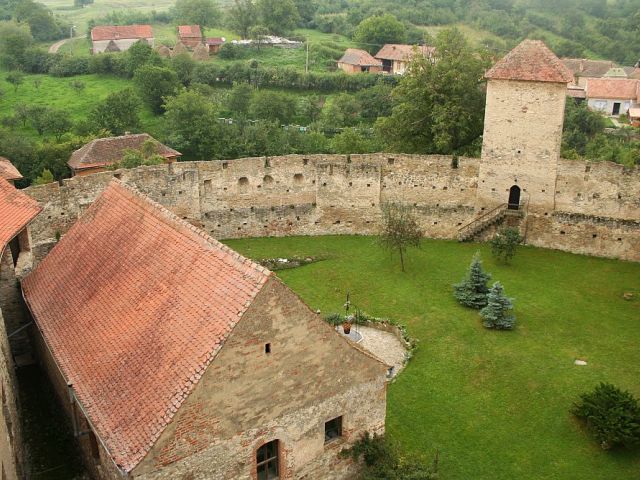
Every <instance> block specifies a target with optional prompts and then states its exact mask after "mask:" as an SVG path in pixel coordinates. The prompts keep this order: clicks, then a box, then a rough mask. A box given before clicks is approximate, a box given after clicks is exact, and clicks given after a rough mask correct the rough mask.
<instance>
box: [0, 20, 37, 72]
mask: <svg viewBox="0 0 640 480" xmlns="http://www.w3.org/2000/svg"><path fill="white" fill-rule="evenodd" d="M32 44H33V37H32V36H31V32H30V31H29V28H28V27H27V26H25V25H23V24H19V23H16V22H2V21H0V64H1V65H2V66H4V67H5V68H8V69H15V68H18V67H20V66H21V63H22V61H23V55H24V52H25V51H26V50H27V48H28V47H30V46H31V45H32Z"/></svg>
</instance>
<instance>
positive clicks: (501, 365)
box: [226, 237, 640, 480]
mask: <svg viewBox="0 0 640 480" xmlns="http://www.w3.org/2000/svg"><path fill="white" fill-rule="evenodd" d="M226 243H228V244H229V245H230V246H231V247H232V248H235V249H237V250H239V251H240V252H242V253H243V254H245V255H247V256H249V257H252V258H273V257H287V256H293V255H299V256H306V255H323V256H324V255H326V256H328V257H329V259H328V260H325V261H321V262H318V263H315V264H311V265H308V266H305V267H301V268H297V269H292V270H285V271H281V272H278V276H279V277H281V278H282V279H283V280H284V281H285V282H286V283H287V284H288V285H289V286H290V287H291V288H293V289H294V290H295V291H296V292H297V293H298V294H300V295H301V296H302V298H303V299H304V300H305V301H306V302H307V303H308V304H309V305H310V306H311V307H312V308H314V309H315V308H319V309H321V310H322V312H324V313H327V312H334V311H340V310H341V306H342V304H343V302H344V298H345V294H346V292H347V291H350V292H351V300H352V302H353V304H354V305H355V306H356V307H359V308H361V309H363V310H365V311H366V312H368V313H370V314H373V315H376V316H389V317H392V318H395V319H397V320H400V321H402V322H405V323H406V324H407V325H408V330H409V333H410V335H412V336H414V337H416V338H418V339H419V341H420V344H419V347H418V351H417V353H416V355H415V357H414V358H413V359H412V360H411V362H410V363H409V366H408V367H407V368H406V370H405V371H404V372H403V373H402V374H401V375H400V376H399V378H398V380H397V381H396V382H395V383H393V384H391V385H390V386H389V390H388V416H387V431H388V434H389V435H390V436H391V437H393V438H394V439H397V440H398V441H400V443H401V444H402V446H403V447H404V448H406V449H407V450H411V451H413V452H416V453H421V454H425V455H427V456H431V455H433V453H434V452H435V451H436V450H438V451H439V452H440V467H441V478H442V479H446V480H513V479H532V480H533V479H536V480H537V479H558V480H585V479H589V480H624V479H637V478H639V476H638V475H639V472H640V450H639V449H636V450H633V451H611V452H604V451H602V450H601V449H600V448H599V446H598V445H597V444H596V442H595V441H593V440H592V439H591V438H590V437H589V436H588V435H587V432H585V431H584V430H583V428H582V426H581V425H580V424H579V423H577V422H576V421H575V419H574V418H573V417H572V416H571V415H570V414H569V408H570V407H571V404H572V402H574V401H575V400H576V399H577V398H578V395H579V394H580V393H582V392H585V391H588V390H591V389H592V388H593V387H594V386H595V385H596V384H597V383H598V382H600V381H608V382H612V383H614V384H616V385H618V386H620V387H622V388H624V389H628V390H630V391H632V392H633V393H634V394H635V395H636V396H640V349H639V348H638V343H639V341H640V321H639V320H640V265H639V264H634V263H629V262H620V261H615V260H606V259H598V258H592V257H585V256H579V255H572V254H567V253H562V252H558V251H550V250H543V249H536V248H528V247H523V248H522V249H521V250H520V251H519V252H518V254H517V256H516V258H515V259H514V261H513V264H512V265H511V266H504V265H496V264H495V263H494V262H493V261H492V260H491V257H490V255H489V252H488V249H487V247H486V246H479V245H477V244H460V243H455V242H448V241H436V240H425V241H424V242H423V243H422V248H421V249H420V250H415V251H412V252H410V256H409V262H408V267H407V272H406V273H404V274H403V273H401V272H400V267H399V262H398V261H397V259H393V260H392V259H390V257H389V254H388V253H386V252H383V251H381V250H380V249H379V247H378V246H377V245H376V244H375V239H373V238H368V237H297V238H263V239H246V240H230V241H228V242H226ZM478 249H480V250H481V252H482V254H483V258H484V260H485V262H484V263H485V267H486V269H487V270H488V271H490V272H491V273H492V274H493V277H494V279H495V280H500V281H501V282H502V283H503V284H504V286H505V288H506V292H507V294H508V295H509V296H512V297H515V314H516V316H517V320H518V325H517V328H516V330H515V331H511V332H499V331H488V330H485V329H484V328H483V327H482V326H481V323H480V320H479V317H478V314H477V312H475V311H472V310H468V309H465V308H463V307H460V306H458V304H457V303H456V302H455V300H454V298H453V296H452V294H451V284H452V283H454V282H457V281H458V280H460V279H461V277H462V276H463V275H464V272H465V270H466V268H467V266H468V263H469V261H470V259H471V257H472V255H473V254H474V252H475V251H476V250H478ZM627 291H631V292H633V293H634V294H635V297H634V298H635V299H634V300H632V301H625V300H623V298H622V294H623V293H624V292H627ZM577 358H580V359H585V360H587V361H588V363H589V365H588V366H586V367H578V366H575V365H574V364H573V362H574V360H575V359H577Z"/></svg>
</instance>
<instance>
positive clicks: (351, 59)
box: [338, 48, 382, 67]
mask: <svg viewBox="0 0 640 480" xmlns="http://www.w3.org/2000/svg"><path fill="white" fill-rule="evenodd" d="M338 63H346V64H349V65H359V66H363V67H381V66H382V62H381V61H380V60H377V59H375V58H373V57H372V56H371V55H370V54H369V52H365V51H364V50H359V49H357V48H347V50H346V51H345V52H344V55H342V58H341V59H340V60H338Z"/></svg>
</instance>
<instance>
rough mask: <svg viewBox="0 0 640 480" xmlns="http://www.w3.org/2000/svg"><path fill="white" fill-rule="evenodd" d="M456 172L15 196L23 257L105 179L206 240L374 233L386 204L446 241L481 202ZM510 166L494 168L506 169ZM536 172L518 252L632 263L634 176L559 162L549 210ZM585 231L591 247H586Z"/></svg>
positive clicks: (384, 162)
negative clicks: (24, 237) (607, 227)
mask: <svg viewBox="0 0 640 480" xmlns="http://www.w3.org/2000/svg"><path fill="white" fill-rule="evenodd" d="M556 126H557V125H556ZM559 128H560V127H559ZM549 155H551V154H549ZM532 161H535V159H534V160H532ZM514 162H515V161H514ZM458 164H459V166H458V168H453V167H452V158H451V157H448V156H421V155H398V154H396V155H393V154H371V155H350V156H343V155H309V156H303V155H287V156H282V157H270V158H265V157H258V158H244V159H236V160H229V161H211V162H177V163H174V164H172V165H158V166H152V167H139V168H136V169H132V170H119V171H116V172H104V173H98V174H95V175H89V176H86V177H75V178H72V179H68V180H65V181H64V184H63V186H59V185H58V184H56V183H53V184H49V185H42V186H37V187H30V188H28V189H26V192H27V193H28V194H29V195H31V196H33V197H34V198H36V199H37V200H38V201H39V202H40V203H41V205H42V206H43V207H44V211H43V212H42V213H41V214H40V215H39V216H38V217H37V218H36V219H35V220H34V222H33V224H32V226H31V232H32V239H33V243H34V253H35V255H36V259H38V258H42V257H43V256H44V255H45V254H46V253H47V252H48V250H49V249H50V248H51V246H52V245H53V244H54V243H55V238H56V232H58V233H59V234H64V233H65V232H66V231H67V230H68V229H69V228H70V226H71V225H72V224H73V222H74V221H75V219H76V218H77V217H78V215H79V213H80V212H81V211H83V209H85V208H86V207H87V206H88V205H89V204H90V203H91V202H92V201H93V200H94V199H95V198H96V197H97V196H98V195H99V194H100V192H102V190H103V189H104V188H105V187H106V185H107V183H108V182H109V180H110V179H111V178H112V176H113V175H118V176H120V178H121V179H122V180H123V181H125V182H126V183H128V184H131V185H133V186H135V187H136V188H137V189H139V190H140V191H141V192H142V193H144V194H146V195H148V196H149V197H151V198H152V199H153V200H155V201H157V202H159V203H161V204H163V205H164V206H166V207H167V208H169V209H170V210H172V211H173V212H174V213H176V214H177V215H179V216H181V217H183V218H186V219H188V220H190V221H192V222H193V223H194V224H196V225H198V226H200V227H202V228H203V229H204V230H206V231H207V232H208V233H210V234H211V235H212V236H214V237H216V238H238V237H252V236H283V235H323V234H365V235H367V234H375V233H376V232H377V231H378V229H379V225H380V218H381V210H380V204H381V203H382V202H385V201H400V202H404V203H408V204H410V205H413V206H414V207H415V209H416V213H417V215H418V217H419V221H420V224H421V226H422V227H423V228H424V229H425V232H426V236H428V237H432V238H456V235H457V231H458V229H459V228H460V227H461V226H462V225H464V224H466V223H467V222H469V221H471V220H472V219H473V218H474V216H475V215H476V214H477V213H480V212H481V210H480V208H482V204H481V203H479V204H478V206H477V207H476V194H478V195H479V198H482V194H481V193H479V192H478V185H479V178H480V177H479V176H480V175H481V173H480V170H481V168H480V161H479V160H478V159H470V158H460V159H459V161H458ZM516 166H517V164H516V163H514V164H510V165H505V167H504V168H505V169H506V170H507V171H512V172H513V171H515V170H514V169H515V168H516ZM522 168H523V171H524V170H527V168H528V167H527V166H526V165H524V166H523V167H522ZM587 169H590V170H589V171H588V172H587ZM538 175H539V172H537V171H536V172H535V175H533V174H532V175H531V176H530V177H528V176H527V175H526V174H525V173H519V174H518V177H519V178H518V184H519V185H521V187H522V188H523V198H526V196H527V193H531V194H532V195H533V192H534V190H535V189H538V190H539V191H540V192H539V193H540V195H542V196H541V197H539V200H535V202H534V203H535V205H533V204H532V205H530V208H529V211H528V215H527V221H526V228H523V230H526V234H527V242H528V243H529V244H531V245H536V246H542V247H548V248H557V249H561V250H567V251H574V252H580V253H587V254H590V255H598V256H609V257H610V256H616V257H619V258H623V259H627V260H634V261H640V250H639V249H638V248H637V245H638V241H639V240H638V238H639V237H640V226H639V225H638V224H637V221H638V220H639V219H640V200H639V198H640V168H637V167H636V168H633V169H625V168H624V167H622V166H620V165H616V164H612V163H610V162H599V163H594V162H584V161H578V160H559V162H558V167H557V181H554V184H553V185H552V186H551V192H552V193H553V192H555V193H553V195H554V196H553V199H552V200H553V203H549V202H550V201H551V200H549V199H548V197H547V195H546V194H547V193H548V192H547V191H545V192H544V194H543V192H542V190H543V187H542V183H540V182H541V181H543V180H540V181H538V180H537V178H538ZM483 178H484V179H485V185H486V180H487V179H489V178H492V179H493V178H497V179H500V178H502V177H494V175H493V174H491V173H486V175H485V176H484V177H483ZM241 179H243V180H241ZM245 179H246V180H245ZM507 180H509V179H507V178H503V179H501V180H499V181H500V182H503V181H504V182H507V183H505V184H504V185H503V186H502V187H500V188H504V191H502V192H500V193H501V196H500V199H498V198H497V197H496V198H495V201H496V202H497V201H498V200H499V201H500V202H503V203H504V202H506V201H507V199H508V191H507V190H508V188H509V186H510V185H511V184H508V181H507ZM511 180H513V179H511ZM511 180H509V181H511ZM544 182H548V180H544ZM480 184H482V183H481V182H480ZM507 184H508V185H509V186H507ZM532 185H533V186H532ZM544 185H545V188H544V189H545V190H547V189H546V183H545V184H544ZM491 188H496V191H497V190H499V188H498V187H491ZM525 190H526V191H525ZM485 191H486V189H485ZM489 191H491V189H490V188H489ZM494 193H495V192H492V193H491V195H493V194H494ZM594 194H595V195H594ZM496 195H497V194H496ZM533 199H534V197H533V196H532V197H531V201H532V202H533V201H534V200H533ZM490 201H493V200H491V199H490ZM554 204H555V207H554ZM564 213H572V214H580V215H581V216H580V217H575V216H574V217H571V218H569V217H566V215H565V216H563V215H564ZM560 214H562V215H560ZM603 218H606V219H609V220H610V221H609V223H610V224H611V222H613V223H616V222H618V223H616V225H617V224H619V228H618V227H616V229H617V230H616V232H615V233H614V235H615V236H614V237H612V239H608V237H607V236H605V235H604V231H603V229H602V228H603V227H602V219H603ZM634 222H636V223H634ZM572 226H575V228H573V227H572ZM567 229H568V230H567ZM618 230H619V231H618ZM560 231H564V232H565V233H564V234H561V233H560ZM569 232H572V233H569ZM618 233H619V234H618ZM593 234H596V235H597V236H598V237H596V238H599V239H600V240H599V241H598V242H592V239H593V237H592V235H593ZM618 238H620V239H621V240H618Z"/></svg>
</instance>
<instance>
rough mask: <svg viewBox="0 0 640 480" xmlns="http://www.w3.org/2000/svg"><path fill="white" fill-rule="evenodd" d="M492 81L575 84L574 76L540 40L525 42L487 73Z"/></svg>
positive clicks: (486, 76) (486, 75)
mask: <svg viewBox="0 0 640 480" xmlns="http://www.w3.org/2000/svg"><path fill="white" fill-rule="evenodd" d="M485 78H487V79H490V80H522V81H530V82H554V83H570V82H573V74H572V73H571V71H570V70H569V69H568V68H567V67H566V66H565V65H564V64H563V63H562V62H561V61H560V59H559V58H558V57H556V56H555V55H554V53H553V52H552V51H551V50H549V49H548V48H547V46H546V45H545V44H544V43H543V42H541V41H540V40H524V41H523V42H521V43H520V44H519V45H518V46H517V47H516V48H514V49H513V50H511V51H510V52H509V53H507V54H506V55H505V56H504V58H502V60H499V61H498V63H496V64H495V65H494V66H493V67H492V68H491V69H490V70H489V71H487V73H486V74H485Z"/></svg>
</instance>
